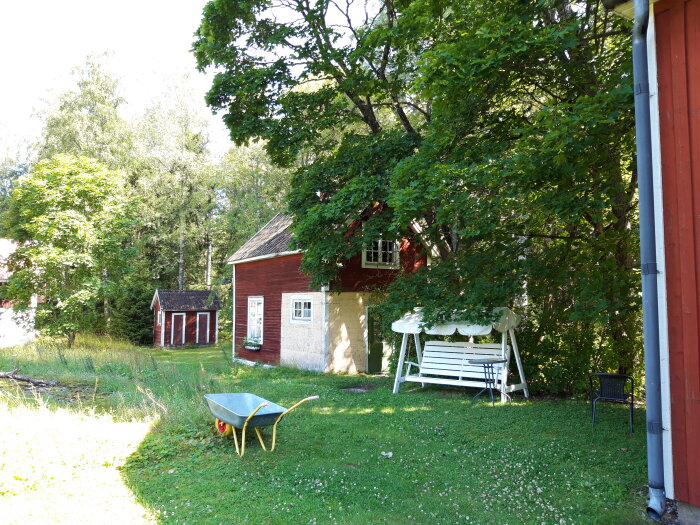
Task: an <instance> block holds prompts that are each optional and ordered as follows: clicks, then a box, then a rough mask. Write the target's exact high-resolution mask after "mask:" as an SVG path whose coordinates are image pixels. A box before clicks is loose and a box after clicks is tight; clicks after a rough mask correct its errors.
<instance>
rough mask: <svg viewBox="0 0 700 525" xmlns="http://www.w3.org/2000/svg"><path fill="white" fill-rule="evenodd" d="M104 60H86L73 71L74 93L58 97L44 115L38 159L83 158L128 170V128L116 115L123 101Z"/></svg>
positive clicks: (130, 138)
mask: <svg viewBox="0 0 700 525" xmlns="http://www.w3.org/2000/svg"><path fill="white" fill-rule="evenodd" d="M103 62H104V57H94V56H92V57H88V59H87V60H86V62H85V64H84V65H82V66H80V67H77V68H75V70H74V71H73V74H74V75H75V76H76V77H77V82H76V84H77V85H76V89H75V90H71V91H67V92H65V93H63V94H61V95H60V96H59V97H58V98H57V100H56V101H55V102H54V104H53V105H52V107H51V108H50V109H49V111H48V112H47V115H46V121H45V124H44V130H43V134H42V137H41V139H40V141H39V144H38V148H37V149H38V158H39V159H40V160H41V159H48V158H51V157H53V156H54V155H58V154H63V155H74V156H85V157H89V158H92V159H95V160H97V161H98V162H101V163H102V164H104V165H106V166H108V167H110V168H124V167H126V166H128V164H129V159H130V153H131V149H132V137H131V132H130V130H129V127H128V126H127V124H126V122H125V121H124V120H123V119H122V117H121V116H120V114H119V109H120V107H121V106H122V105H123V104H124V102H125V101H124V99H123V98H122V97H121V96H120V95H119V83H118V81H117V80H116V79H115V78H113V77H112V76H111V75H110V74H109V73H107V72H106V70H105V66H104V64H103Z"/></svg>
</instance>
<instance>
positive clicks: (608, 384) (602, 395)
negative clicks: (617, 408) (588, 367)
mask: <svg viewBox="0 0 700 525" xmlns="http://www.w3.org/2000/svg"><path fill="white" fill-rule="evenodd" d="M588 380H589V383H590V388H591V390H590V392H591V418H592V420H593V426H594V427H595V411H596V403H597V402H598V401H610V402H613V403H624V404H626V405H629V407H630V432H634V413H633V407H634V379H632V378H631V377H630V376H628V375H624V374H604V373H599V374H591V375H590V376H589V377H588ZM596 380H597V381H596ZM594 383H595V384H594ZM627 383H629V384H630V386H629V388H627ZM594 387H597V388H596V389H594Z"/></svg>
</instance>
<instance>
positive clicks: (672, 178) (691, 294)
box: [654, 0, 700, 506]
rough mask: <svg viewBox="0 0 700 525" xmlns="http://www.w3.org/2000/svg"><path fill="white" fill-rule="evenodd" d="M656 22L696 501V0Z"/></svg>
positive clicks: (685, 447)
mask: <svg viewBox="0 0 700 525" xmlns="http://www.w3.org/2000/svg"><path fill="white" fill-rule="evenodd" d="M654 14H655V22H656V47H657V68H658V85H659V118H660V123H659V124H660V139H661V172H662V178H663V203H664V235H665V250H666V254H665V255H666V288H667V297H668V338H669V368H670V389H671V431H672V442H673V444H672V447H673V458H674V460H673V478H674V488H675V496H676V498H677V499H679V500H681V501H685V502H687V503H690V504H691V505H694V506H700V446H698V444H700V309H699V307H698V304H699V302H700V239H699V237H698V236H699V235H700V0H685V1H684V0H663V1H662V2H660V3H657V4H656V5H655V7H654Z"/></svg>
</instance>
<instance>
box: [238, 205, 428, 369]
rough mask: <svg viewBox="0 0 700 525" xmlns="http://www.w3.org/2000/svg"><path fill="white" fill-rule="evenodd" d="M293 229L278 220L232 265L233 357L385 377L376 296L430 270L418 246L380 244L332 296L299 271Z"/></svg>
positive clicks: (352, 265)
mask: <svg viewBox="0 0 700 525" xmlns="http://www.w3.org/2000/svg"><path fill="white" fill-rule="evenodd" d="M291 223H292V218H291V217H289V216H286V215H281V214H280V215H277V216H275V217H274V218H273V219H272V220H271V221H270V222H269V223H268V224H266V225H265V226H264V227H263V228H262V229H261V230H260V231H259V232H258V233H256V234H255V235H254V236H253V237H252V238H251V239H250V240H248V242H246V243H245V244H244V245H243V246H242V247H241V248H240V249H239V250H238V251H237V252H236V253H234V254H233V256H232V257H231V258H230V259H229V261H228V262H229V264H231V265H232V266H233V305H234V307H233V352H234V356H235V357H238V358H242V359H246V360H250V361H257V362H265V363H281V364H284V365H291V366H296V367H298V368H303V369H308V370H317V371H330V372H348V373H357V372H379V371H380V370H381V369H382V368H383V366H384V364H385V363H386V357H387V355H386V354H387V353H388V352H387V351H388V348H385V345H384V343H383V341H382V339H381V337H380V335H379V333H378V330H377V328H378V326H377V323H375V322H374V316H373V315H372V304H371V293H370V289H375V290H376V288H377V287H380V288H381V287H382V286H383V285H386V284H389V283H390V282H391V281H392V280H393V279H394V278H395V277H396V275H397V273H398V272H399V270H401V269H403V270H404V271H409V272H410V271H415V270H416V269H417V268H418V267H420V266H421V265H424V264H426V262H427V258H426V255H425V253H423V251H422V249H421V247H420V246H419V245H418V244H417V242H416V241H415V240H414V239H403V240H402V241H401V242H394V241H387V240H381V239H378V240H376V241H374V242H373V243H371V245H370V246H368V247H367V248H366V249H365V250H364V251H363V253H362V254H360V255H357V256H355V257H353V258H351V259H349V260H348V261H346V264H345V266H344V268H343V269H342V271H341V273H340V276H339V278H338V281H337V282H335V283H332V288H333V292H332V293H331V292H329V290H328V287H324V288H322V289H310V288H309V285H310V281H309V277H308V276H306V275H304V274H302V273H301V272H300V271H299V265H300V264H301V257H302V253H301V251H298V250H292V249H290V241H291V239H292V232H291V231H290V226H291ZM246 343H248V344H246ZM246 346H247V347H248V348H249V349H246Z"/></svg>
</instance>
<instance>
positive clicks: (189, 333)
mask: <svg viewBox="0 0 700 525" xmlns="http://www.w3.org/2000/svg"><path fill="white" fill-rule="evenodd" d="M154 310H155V307H154ZM203 312H208V313H209V344H212V345H213V344H214V342H215V341H216V310H208V311H206V310H203ZM183 313H184V314H185V344H186V345H194V344H197V314H198V313H200V312H182V311H180V312H177V311H175V312H169V311H166V312H165V324H164V329H165V340H164V346H171V341H170V338H171V335H172V334H171V327H172V322H173V314H183ZM153 334H154V338H155V339H154V344H156V345H160V329H159V327H157V326H155V318H154V330H153ZM202 344H205V343H202Z"/></svg>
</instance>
